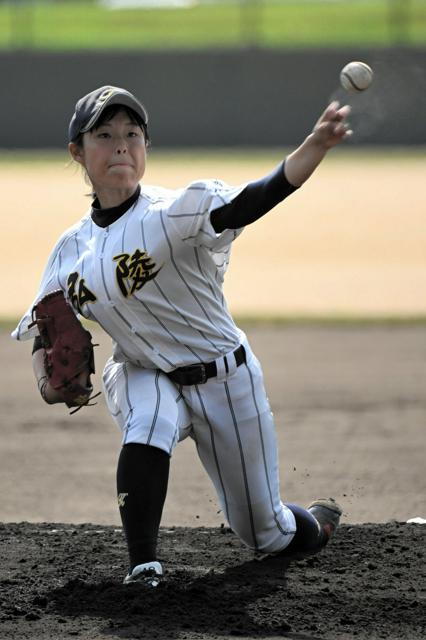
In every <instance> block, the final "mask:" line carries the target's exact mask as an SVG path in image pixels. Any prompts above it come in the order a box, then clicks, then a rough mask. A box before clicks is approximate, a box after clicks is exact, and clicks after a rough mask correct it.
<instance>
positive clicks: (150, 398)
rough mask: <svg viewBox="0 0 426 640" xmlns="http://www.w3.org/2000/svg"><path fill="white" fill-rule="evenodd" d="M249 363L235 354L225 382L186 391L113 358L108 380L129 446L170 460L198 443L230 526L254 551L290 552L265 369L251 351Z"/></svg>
mask: <svg viewBox="0 0 426 640" xmlns="http://www.w3.org/2000/svg"><path fill="white" fill-rule="evenodd" d="M244 346H245V349H246V354H247V362H246V363H245V364H242V365H240V366H239V367H237V366H236V363H235V358H234V357H233V354H232V353H230V354H227V361H228V363H229V372H228V373H226V370H225V365H224V361H223V357H221V358H218V359H217V360H216V365H217V368H218V375H217V377H215V378H210V379H209V380H208V381H207V382H206V383H205V384H200V385H193V386H183V387H180V386H178V385H176V384H174V383H173V382H171V380H169V378H168V377H167V376H166V375H165V374H164V373H162V372H161V371H159V370H156V369H141V368H140V367H137V366H135V365H133V364H131V363H129V362H127V363H117V362H114V361H113V359H112V358H110V359H109V360H108V362H107V364H106V366H105V370H104V375H103V380H104V391H105V397H106V400H107V404H108V408H109V410H110V412H111V414H112V416H113V417H114V419H115V421H116V422H117V424H118V425H119V427H120V428H121V430H122V432H123V444H128V443H131V442H132V443H140V444H148V445H151V446H154V447H158V448H160V449H163V450H164V451H167V452H168V453H169V454H170V455H171V454H172V452H173V449H174V447H175V446H176V444H177V442H178V441H180V440H183V439H184V438H185V437H187V436H188V435H190V436H191V437H192V438H193V439H194V441H195V443H196V446H197V451H198V454H199V457H200V460H201V462H202V464H203V466H204V468H205V469H206V471H207V473H208V475H209V476H210V478H211V480H212V482H213V484H214V486H215V489H216V492H217V495H218V498H219V501H220V504H221V507H222V509H223V512H224V514H225V515H226V518H227V520H228V523H229V526H230V527H231V528H232V529H233V531H234V532H235V533H236V534H237V535H238V536H239V537H240V539H241V540H242V541H243V542H244V543H245V544H246V545H247V546H248V547H250V548H251V549H253V550H255V551H261V552H264V553H272V552H277V551H280V550H282V549H284V548H285V547H286V546H287V545H288V544H289V543H290V542H291V540H292V538H293V536H294V532H295V531H296V523H295V519H294V516H293V513H292V512H291V511H290V509H288V508H287V507H286V506H285V505H284V504H283V503H282V502H281V499H280V492H279V471H278V452H277V443H276V435H275V426H274V422H273V416H272V413H271V409H270V406H269V402H268V398H267V396H266V392H265V388H264V383H263V375H262V370H261V367H260V364H259V362H258V360H257V358H256V357H255V356H254V354H253V352H252V351H251V349H250V346H249V345H248V344H247V343H246V342H245V343H244Z"/></svg>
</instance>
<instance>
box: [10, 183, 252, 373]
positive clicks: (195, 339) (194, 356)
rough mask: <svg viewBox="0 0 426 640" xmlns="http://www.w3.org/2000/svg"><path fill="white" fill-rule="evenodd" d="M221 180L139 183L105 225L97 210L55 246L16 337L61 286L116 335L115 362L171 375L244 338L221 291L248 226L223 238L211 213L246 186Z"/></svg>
mask: <svg viewBox="0 0 426 640" xmlns="http://www.w3.org/2000/svg"><path fill="white" fill-rule="evenodd" d="M245 186H246V185H245V184H243V185H241V186H239V187H230V186H228V185H226V184H225V183H223V182H221V181H217V180H203V181H198V182H193V183H191V184H190V185H189V186H188V187H186V188H184V189H180V190H169V189H163V188H160V187H149V186H142V189H141V193H140V195H139V198H138V199H137V200H136V202H135V203H134V205H133V206H131V208H130V209H129V210H128V211H127V212H126V213H124V214H123V215H122V216H121V217H120V218H119V219H118V220H116V221H115V222H113V223H112V224H110V225H109V226H107V227H105V228H103V227H100V226H98V225H97V224H96V223H95V222H94V221H93V219H92V217H91V215H90V212H89V213H88V214H87V215H86V216H85V217H83V218H82V220H81V221H80V222H79V223H78V224H76V225H74V226H73V227H71V228H70V229H68V230H67V231H66V232H65V233H64V234H63V235H62V236H61V238H60V239H59V241H58V242H57V244H56V246H55V248H54V250H53V252H52V254H51V256H50V258H49V261H48V264H47V267H46V269H45V273H44V275H43V278H42V282H41V285H40V289H39V291H38V293H37V296H36V298H35V300H34V302H33V304H32V305H31V307H30V309H29V310H28V312H27V313H26V314H25V315H24V317H23V318H22V319H21V321H20V323H19V325H18V326H17V328H16V329H15V331H14V332H13V333H12V336H13V337H14V338H16V339H17V340H25V339H27V338H31V337H34V336H35V335H37V329H36V328H32V329H28V325H29V324H30V322H31V310H32V307H33V306H34V304H35V303H36V302H37V301H38V300H40V299H41V298H42V297H43V296H44V295H45V294H46V293H50V292H51V291H54V290H56V289H59V288H60V289H62V290H63V291H64V292H66V294H67V296H68V298H69V299H70V300H71V302H72V303H73V306H74V308H75V309H76V311H78V312H79V313H80V314H81V315H83V316H84V317H85V318H88V319H90V320H94V321H96V322H97V323H99V324H100V325H101V326H102V327H103V328H104V330H105V331H106V332H107V333H108V334H109V335H110V336H111V337H112V339H113V343H114V359H115V360H116V361H118V362H123V361H130V362H133V363H135V364H137V365H140V366H143V367H149V368H157V367H158V368H160V369H162V370H163V371H170V370H172V369H175V368H176V367H180V366H184V365H188V364H195V363H197V362H208V361H211V360H214V359H216V358H217V357H219V356H220V355H221V354H224V353H228V352H229V351H231V350H232V349H234V348H235V347H236V346H238V344H239V343H240V342H241V336H242V334H241V332H240V331H239V329H238V328H237V327H236V326H235V324H234V322H233V320H232V318H231V316H230V314H229V312H228V309H227V305H226V302H225V300H224V297H223V294H222V284H223V278H224V274H225V271H226V268H227V266H228V262H229V256H230V250H231V243H232V241H233V240H234V239H235V238H236V237H237V235H238V234H239V233H241V231H242V229H237V230H230V229H225V230H224V231H223V232H222V233H220V234H217V233H216V232H215V231H214V229H213V227H212V225H211V223H210V213H211V211H213V210H214V209H217V208H219V207H221V206H222V205H224V204H227V203H229V202H231V201H232V200H233V199H234V198H235V197H236V196H237V195H238V194H239V193H240V192H241V191H242V190H243V189H244V187H245Z"/></svg>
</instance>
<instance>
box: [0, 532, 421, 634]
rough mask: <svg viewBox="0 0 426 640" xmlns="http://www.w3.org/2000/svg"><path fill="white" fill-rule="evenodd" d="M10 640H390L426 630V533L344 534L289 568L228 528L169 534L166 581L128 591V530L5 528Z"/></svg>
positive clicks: (4, 605) (1, 584)
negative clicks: (255, 552)
mask: <svg viewBox="0 0 426 640" xmlns="http://www.w3.org/2000/svg"><path fill="white" fill-rule="evenodd" d="M0 540H1V552H0V560H1V575H0V605H1V613H0V638H1V639H2V640H3V639H6V638H7V639H8V640H12V639H15V638H19V639H29V638H31V640H41V639H43V640H44V639H47V638H54V639H55V640H57V639H59V638H61V639H62V638H71V637H77V638H85V639H90V640H99V639H101V638H108V639H110V640H114V639H131V638H141V639H146V640H148V639H150V640H151V639H152V638H159V639H175V638H176V639H178V638H179V639H181V638H182V639H184V638H185V639H187V640H195V639H197V640H199V639H205V638H206V639H207V638H208V639H213V638H220V639H223V638H230V637H240V638H246V639H248V638H250V639H251V638H269V639H271V638H277V637H280V638H293V639H298V640H303V639H305V640H308V639H309V640H314V639H315V638H321V639H322V638H327V639H333V638H337V639H340V640H341V639H343V638H345V639H346V638H354V637H355V638H359V639H364V638H387V639H390V638H392V639H395V640H396V639H398V640H401V639H404V638H405V639H407V640H408V639H409V640H417V639H418V640H420V638H424V637H425V630H426V606H425V605H426V567H425V557H424V550H425V547H426V526H424V525H415V524H402V523H390V524H380V525H369V524H364V525H356V526H350V525H345V526H342V527H341V528H340V529H339V531H338V532H337V534H336V537H335V538H334V539H333V541H332V542H331V543H330V545H329V546H328V548H327V549H326V550H324V551H323V552H322V553H321V554H319V555H318V556H316V557H314V558H311V559H309V560H304V561H299V562H295V563H294V564H291V565H290V566H288V567H286V566H285V565H284V563H283V562H282V561H279V560H277V559H274V560H266V561H263V562H254V561H252V556H251V553H250V552H249V551H248V550H247V549H245V548H244V547H243V546H242V545H241V543H240V542H239V540H238V539H237V537H236V536H235V535H234V534H233V533H232V532H231V531H230V530H229V529H227V528H223V527H222V528H221V529H220V528H215V529H213V528H212V529H205V528H196V529H192V528H191V529H188V528H178V527H176V528H169V529H162V530H161V537H160V553H159V555H160V557H161V560H162V561H163V563H164V567H165V570H166V579H165V580H164V582H163V583H162V584H161V585H160V587H158V588H157V589H152V590H150V591H148V592H147V591H146V590H145V589H143V588H142V587H141V586H140V585H130V586H123V585H122V584H121V582H122V579H123V577H124V574H125V572H126V549H125V544H124V540H123V534H122V531H121V530H120V529H115V528H113V527H100V526H96V525H70V524H65V525H64V524H28V523H22V524H5V525H0Z"/></svg>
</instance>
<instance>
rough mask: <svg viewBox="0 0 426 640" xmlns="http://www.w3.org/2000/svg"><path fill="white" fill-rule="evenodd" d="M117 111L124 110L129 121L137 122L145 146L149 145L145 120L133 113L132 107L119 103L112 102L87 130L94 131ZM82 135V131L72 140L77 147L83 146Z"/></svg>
mask: <svg viewBox="0 0 426 640" xmlns="http://www.w3.org/2000/svg"><path fill="white" fill-rule="evenodd" d="M119 111H125V112H126V113H127V115H128V117H129V118H130V121H131V122H133V123H134V124H137V125H138V126H139V127H140V128H141V129H142V131H143V135H144V138H145V145H146V147H149V146H150V145H151V141H150V137H149V133H148V128H147V126H146V124H145V122H143V120H142V118H140V117H139V116H138V114H137V113H135V111H133V109H130V107H126V106H124V105H121V104H112V105H111V106H110V107H107V108H106V109H105V110H104V111H103V112H102V114H101V115H100V116H99V119H98V120H97V121H96V122H95V124H94V125H93V127H92V128H91V129H90V130H89V131H90V133H91V132H92V131H96V129H99V128H100V127H101V126H102V125H103V124H104V123H105V122H109V121H110V120H112V119H113V118H114V116H116V115H117V113H118V112H119ZM83 135H84V134H83V133H80V134H79V135H78V137H77V138H76V139H75V140H74V143H75V144H76V145H77V146H78V147H82V146H83Z"/></svg>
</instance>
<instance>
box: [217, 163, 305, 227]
mask: <svg viewBox="0 0 426 640" xmlns="http://www.w3.org/2000/svg"><path fill="white" fill-rule="evenodd" d="M284 165H285V160H284V161H283V162H280V164H279V165H278V167H276V168H275V169H274V170H273V171H272V173H270V174H269V175H267V176H265V177H264V178H261V179H260V180H255V181H253V182H249V183H248V185H247V186H246V187H245V188H244V189H243V190H242V191H241V193H239V194H238V195H237V196H236V198H234V200H232V201H231V202H229V203H228V204H225V205H223V207H219V208H218V209H214V211H212V212H211V214H210V221H211V223H212V227H213V229H214V230H215V231H216V233H221V232H222V231H224V230H225V229H239V228H240V227H245V226H246V225H248V224H251V223H252V222H255V221H256V220H258V219H259V218H261V217H262V216H264V215H265V213H268V211H270V210H271V209H273V208H274V207H275V206H276V205H277V204H278V203H279V202H281V201H282V200H284V198H286V197H287V196H289V195H290V194H291V193H293V192H294V191H296V189H298V188H299V187H295V186H294V185H292V184H290V182H289V181H288V180H287V178H286V176H285V173H284Z"/></svg>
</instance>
